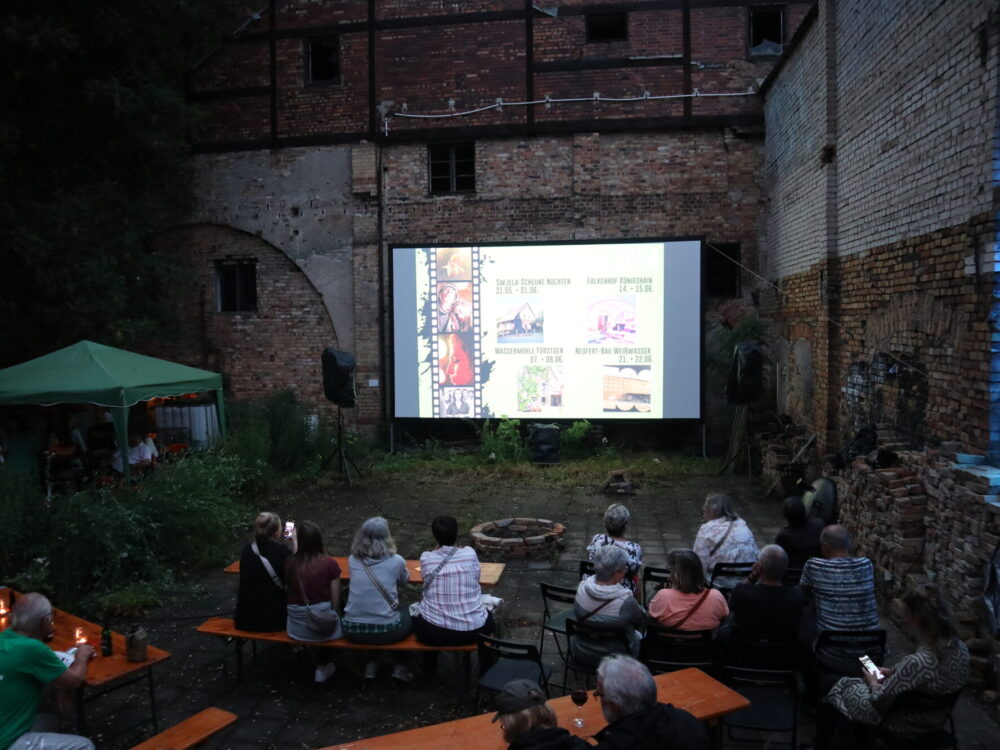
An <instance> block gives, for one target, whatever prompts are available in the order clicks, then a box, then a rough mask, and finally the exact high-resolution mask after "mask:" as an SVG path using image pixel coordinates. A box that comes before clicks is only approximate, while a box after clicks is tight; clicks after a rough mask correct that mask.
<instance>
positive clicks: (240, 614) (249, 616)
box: [234, 539, 292, 633]
mask: <svg viewBox="0 0 1000 750" xmlns="http://www.w3.org/2000/svg"><path fill="white" fill-rule="evenodd" d="M259 549H260V553H261V554H262V555H264V557H266V558H267V559H268V561H269V562H270V563H271V567H272V568H274V572H275V573H277V574H278V580H283V578H284V573H285V561H286V560H287V559H288V557H289V556H290V555H291V554H292V551H291V550H290V549H288V547H286V546H285V545H284V544H281V543H280V542H275V541H273V540H271V539H268V540H267V541H266V542H264V543H263V544H261V545H260V546H259ZM286 614H287V610H286V600H285V590H284V589H282V588H278V587H277V586H276V585H275V583H274V581H273V580H271V576H270V574H269V573H268V572H267V570H265V569H264V564H263V563H262V562H261V561H260V558H259V557H257V555H256V554H254V551H253V549H252V548H251V547H250V545H249V544H248V545H247V546H246V547H244V548H243V552H242V554H241V555H240V585H239V589H238V590H237V592H236V615H235V617H234V619H235V620H236V623H235V624H236V627H237V628H239V629H240V630H251V631H254V632H263V633H268V632H271V631H276V630H284V629H285V616H286Z"/></svg>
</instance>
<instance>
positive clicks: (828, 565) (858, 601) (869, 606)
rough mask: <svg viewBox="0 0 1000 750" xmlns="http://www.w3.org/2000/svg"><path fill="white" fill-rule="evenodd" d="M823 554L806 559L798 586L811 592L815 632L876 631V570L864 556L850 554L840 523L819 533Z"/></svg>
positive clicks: (849, 540) (844, 529) (848, 534)
mask: <svg viewBox="0 0 1000 750" xmlns="http://www.w3.org/2000/svg"><path fill="white" fill-rule="evenodd" d="M819 541H820V548H821V549H822V551H823V557H822V558H818V557H814V558H811V559H810V560H808V561H806V564H805V567H804V568H803V570H802V579H801V581H800V582H799V585H800V586H802V588H804V589H806V591H807V593H810V592H811V594H812V601H813V607H814V610H815V615H816V632H819V631H821V630H876V629H877V628H878V626H879V622H878V607H877V606H876V604H875V569H874V567H873V566H872V561H871V560H869V559H868V558H867V557H851V534H850V532H849V531H848V530H847V529H846V528H844V527H843V526H840V525H832V526H827V527H826V528H824V529H823V533H822V534H821V535H820V539H819Z"/></svg>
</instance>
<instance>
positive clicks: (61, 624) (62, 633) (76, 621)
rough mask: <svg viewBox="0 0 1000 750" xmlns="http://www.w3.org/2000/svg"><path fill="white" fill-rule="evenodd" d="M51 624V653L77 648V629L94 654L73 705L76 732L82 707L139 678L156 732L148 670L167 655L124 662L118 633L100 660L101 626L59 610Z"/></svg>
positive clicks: (5, 620)
mask: <svg viewBox="0 0 1000 750" xmlns="http://www.w3.org/2000/svg"><path fill="white" fill-rule="evenodd" d="M14 595H15V596H16V597H18V598H20V596H21V594H20V593H19V592H17V591H14ZM0 596H2V597H4V598H5V599H6V596H7V589H0ZM52 612H53V615H54V620H55V635H54V636H53V638H52V640H51V641H49V642H48V645H49V646H50V647H51V648H52V650H53V651H69V649H71V648H73V647H74V646H76V645H77V643H76V642H75V635H76V629H77V628H80V634H81V637H83V638H86V640H87V643H88V644H90V645H91V646H92V647H93V648H94V650H95V651H96V652H97V654H96V655H95V656H94V658H93V659H91V660H90V661H89V662H88V664H87V679H86V681H85V682H84V684H83V687H81V688H80V696H79V700H78V701H77V721H78V723H79V725H80V726H79V728H80V731H81V732H82V731H83V730H84V727H85V724H86V722H85V715H84V703H85V701H87V700H93V699H94V698H97V697H98V696H100V695H103V694H104V693H107V692H110V691H112V690H117V689H118V688H121V687H125V686H126V685H131V684H132V683H133V682H137V681H139V680H141V679H143V678H146V679H148V681H149V702H150V706H151V710H152V718H153V731H154V732H155V731H157V724H158V721H157V716H156V686H155V684H154V683H153V670H152V667H153V666H154V665H156V664H160V663H161V662H165V661H166V660H167V659H169V658H170V653H169V652H167V651H164V650H163V649H159V648H156V647H155V646H149V647H148V648H147V651H146V660H145V661H140V662H131V661H128V659H126V658H125V636H124V635H122V634H121V633H114V632H112V634H111V645H112V653H111V656H101V626H100V625H96V624H94V623H92V622H88V621H87V620H84V619H83V618H81V617H77V616H76V615H71V614H69V612H63V611H62V610H61V609H56V608H55V607H53V608H52ZM9 626H10V615H9V614H8V615H7V616H6V617H0V630H6V629H7V628H8V627H9ZM88 688H89V689H91V690H96V691H98V692H97V693H96V694H95V695H90V696H89V697H85V695H84V690H85V689H88Z"/></svg>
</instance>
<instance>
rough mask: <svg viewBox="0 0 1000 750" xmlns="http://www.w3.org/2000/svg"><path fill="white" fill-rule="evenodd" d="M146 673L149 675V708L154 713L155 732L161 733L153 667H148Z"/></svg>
mask: <svg viewBox="0 0 1000 750" xmlns="http://www.w3.org/2000/svg"><path fill="white" fill-rule="evenodd" d="M146 674H147V675H149V708H150V712H151V713H152V714H153V734H159V731H160V722H159V717H158V716H157V715H156V684H155V683H154V682H153V668H152V667H150V668H149V669H147V670H146Z"/></svg>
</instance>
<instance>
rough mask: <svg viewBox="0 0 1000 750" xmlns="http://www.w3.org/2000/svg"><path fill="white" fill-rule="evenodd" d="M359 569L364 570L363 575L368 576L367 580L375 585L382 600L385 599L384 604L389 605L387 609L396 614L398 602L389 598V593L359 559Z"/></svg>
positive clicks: (362, 560)
mask: <svg viewBox="0 0 1000 750" xmlns="http://www.w3.org/2000/svg"><path fill="white" fill-rule="evenodd" d="M361 567H363V568H364V569H365V573H367V574H368V578H369V579H370V580H371V582H372V583H373V584H374V585H375V588H377V589H378V592H379V593H380V594H381V595H382V598H383V599H385V603H386V604H388V605H389V609H391V610H392V611H393V612H398V611H399V602H398V601H397V600H396V599H393V598H392V597H391V596H389V592H388V591H386V590H385V586H383V585H382V582H381V581H380V580H379V579H378V578H377V577H376V575H375V574H374V573H372V570H371V568H370V567H369V566H368V563H366V562H365V561H364V558H362V559H361Z"/></svg>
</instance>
